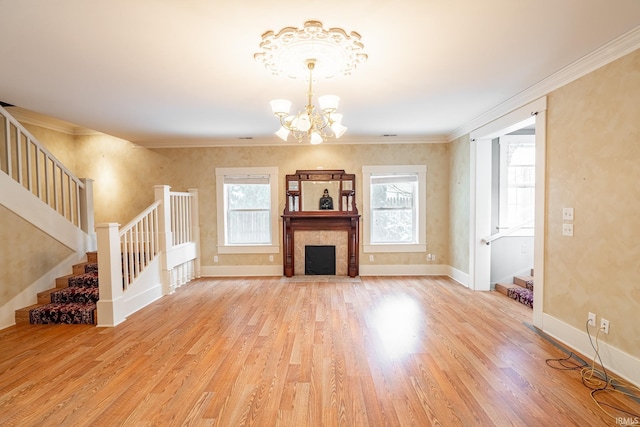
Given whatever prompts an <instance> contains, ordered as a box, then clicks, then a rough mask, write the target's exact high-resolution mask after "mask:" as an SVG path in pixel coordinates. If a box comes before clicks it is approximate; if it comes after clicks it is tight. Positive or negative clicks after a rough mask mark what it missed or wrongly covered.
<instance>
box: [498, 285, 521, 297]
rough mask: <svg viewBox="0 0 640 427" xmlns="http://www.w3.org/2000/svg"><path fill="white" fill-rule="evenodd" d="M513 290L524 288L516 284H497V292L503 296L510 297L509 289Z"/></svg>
mask: <svg viewBox="0 0 640 427" xmlns="http://www.w3.org/2000/svg"><path fill="white" fill-rule="evenodd" d="M511 288H522V286H520V285H516V284H515V283H496V291H498V292H500V293H501V294H503V295H507V296H508V295H509V289H511ZM523 289H524V288H523Z"/></svg>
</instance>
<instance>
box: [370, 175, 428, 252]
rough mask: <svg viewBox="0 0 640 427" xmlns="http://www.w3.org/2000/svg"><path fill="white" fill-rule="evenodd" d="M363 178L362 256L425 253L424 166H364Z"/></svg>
mask: <svg viewBox="0 0 640 427" xmlns="http://www.w3.org/2000/svg"><path fill="white" fill-rule="evenodd" d="M362 174H363V183H364V186H363V187H364V188H363V190H364V191H363V202H364V209H365V213H364V216H363V228H364V233H363V237H364V252H425V251H426V223H427V221H426V218H427V216H426V215H427V214H426V206H427V205H426V197H425V194H426V175H427V168H426V166H424V165H415V166H411V165H409V166H363V168H362Z"/></svg>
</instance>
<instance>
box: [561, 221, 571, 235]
mask: <svg viewBox="0 0 640 427" xmlns="http://www.w3.org/2000/svg"><path fill="white" fill-rule="evenodd" d="M562 235H563V236H569V237H572V236H573V224H562Z"/></svg>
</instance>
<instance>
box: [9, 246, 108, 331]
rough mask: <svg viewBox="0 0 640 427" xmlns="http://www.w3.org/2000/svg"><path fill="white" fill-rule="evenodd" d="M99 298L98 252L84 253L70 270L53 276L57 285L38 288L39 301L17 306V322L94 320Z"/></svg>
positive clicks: (41, 322) (81, 321) (93, 322)
mask: <svg viewBox="0 0 640 427" xmlns="http://www.w3.org/2000/svg"><path fill="white" fill-rule="evenodd" d="M98 299H99V288H98V254H97V252H89V253H87V262H84V263H81V264H76V265H74V266H73V273H72V274H69V275H67V276H63V277H59V278H57V279H56V287H55V288H52V289H49V290H46V291H44V292H40V293H39V294H38V303H37V304H34V305H31V306H29V307H25V308H22V309H19V310H16V325H18V324H27V323H31V324H51V323H56V324H62V323H69V324H71V323H73V324H97V312H96V302H97V301H98Z"/></svg>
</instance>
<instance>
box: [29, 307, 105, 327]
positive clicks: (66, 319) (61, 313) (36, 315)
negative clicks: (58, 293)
mask: <svg viewBox="0 0 640 427" xmlns="http://www.w3.org/2000/svg"><path fill="white" fill-rule="evenodd" d="M95 311H96V305H95V304H94V303H88V304H81V303H70V304H56V303H51V304H45V305H38V306H37V307H33V308H32V309H31V310H29V323H31V324H95V323H96V313H95ZM16 317H17V314H16Z"/></svg>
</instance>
